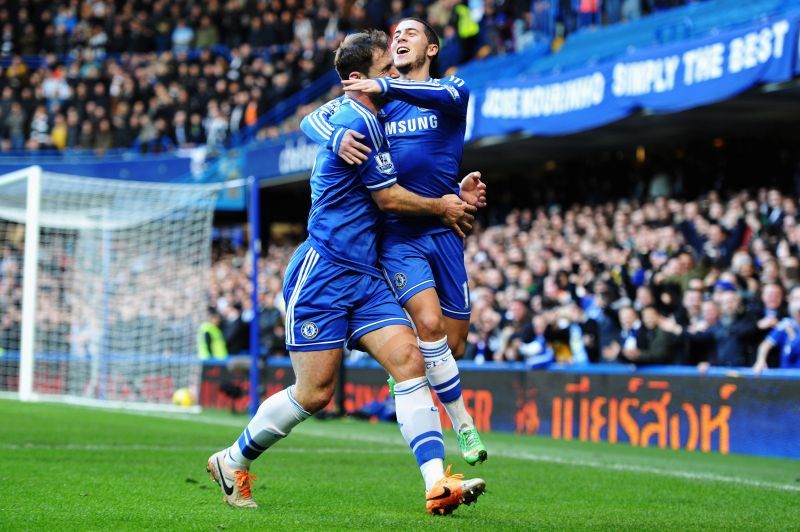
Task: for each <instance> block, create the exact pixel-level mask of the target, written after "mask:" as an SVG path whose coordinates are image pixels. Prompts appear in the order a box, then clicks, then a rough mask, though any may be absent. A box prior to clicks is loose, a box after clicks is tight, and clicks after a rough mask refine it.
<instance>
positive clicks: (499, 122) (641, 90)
mask: <svg viewBox="0 0 800 532" xmlns="http://www.w3.org/2000/svg"><path fill="white" fill-rule="evenodd" d="M799 36H800V12H793V13H789V14H786V15H785V16H783V17H780V18H777V19H773V20H768V21H764V22H761V23H757V24H753V25H751V26H748V27H746V28H741V29H737V30H733V31H728V32H724V33H720V34H717V35H714V36H710V37H705V38H702V39H692V40H688V41H682V42H680V43H678V44H675V45H671V46H662V47H658V48H656V49H653V50H648V51H641V52H635V53H632V54H629V55H628V56H626V57H624V58H621V59H619V60H617V61H613V62H608V63H604V64H601V65H599V66H597V67H592V68H586V69H583V70H577V71H573V72H569V73H567V74H561V75H554V76H547V77H526V78H518V79H513V80H504V81H498V82H495V83H493V84H490V85H489V86H487V87H486V88H485V89H482V90H479V91H476V92H474V93H473V94H472V97H471V100H472V101H471V102H470V104H471V110H470V113H471V114H470V123H469V127H468V132H467V140H474V139H478V138H481V137H487V136H496V135H505V134H509V133H516V132H523V133H527V134H531V135H545V136H546V135H564V134H569V133H574V132H578V131H583V130H587V129H592V128H595V127H598V126H601V125H603V124H607V123H610V122H613V121H616V120H619V119H621V118H624V117H626V116H629V115H631V114H633V113H635V112H637V111H638V110H640V109H646V110H648V111H649V112H654V113H674V112H678V111H683V110H685V109H690V108H692V107H698V106H701V105H707V104H710V103H713V102H717V101H722V100H725V99H728V98H731V97H732V96H735V95H737V94H740V93H742V92H744V91H747V90H749V89H751V88H753V87H755V86H758V85H761V84H765V83H774V82H782V81H787V80H790V79H792V77H793V76H794V75H795V73H796V72H798V70H796V68H798V67H800V61H798V48H800V46H798V37H799Z"/></svg>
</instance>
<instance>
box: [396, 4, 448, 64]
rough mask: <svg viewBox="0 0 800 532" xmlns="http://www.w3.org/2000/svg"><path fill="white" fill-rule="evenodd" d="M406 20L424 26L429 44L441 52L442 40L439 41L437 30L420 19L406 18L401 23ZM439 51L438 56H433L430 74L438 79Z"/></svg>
mask: <svg viewBox="0 0 800 532" xmlns="http://www.w3.org/2000/svg"><path fill="white" fill-rule="evenodd" d="M406 20H413V21H414V22H419V23H420V24H422V27H423V28H425V29H424V33H425V37H426V38H427V39H428V44H435V45H436V46H438V47H439V51H441V48H442V43H441V39H439V34H438V33H436V30H435V29H433V26H431V25H430V24H429V23H428V21H427V20H423V19H421V18H419V17H406V18H404V19H402V20H401V21H400V22H399V23H402V22H405V21H406ZM399 23H398V24H399ZM439 51H437V52H436V55H435V56H433V58H432V59H431V68H430V74H431V76H432V77H434V78H435V77H437V76H436V72H437V70H438V69H439Z"/></svg>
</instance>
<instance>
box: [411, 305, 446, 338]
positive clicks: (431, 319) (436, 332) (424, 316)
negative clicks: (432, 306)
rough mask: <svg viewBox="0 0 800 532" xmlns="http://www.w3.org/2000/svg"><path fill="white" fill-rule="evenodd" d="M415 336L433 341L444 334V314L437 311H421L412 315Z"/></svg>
mask: <svg viewBox="0 0 800 532" xmlns="http://www.w3.org/2000/svg"><path fill="white" fill-rule="evenodd" d="M414 326H415V327H416V328H417V336H419V337H420V339H422V340H423V341H426V342H435V341H436V340H439V339H440V338H442V337H443V336H444V335H445V330H444V316H442V314H441V313H438V312H421V313H420V315H419V316H415V317H414Z"/></svg>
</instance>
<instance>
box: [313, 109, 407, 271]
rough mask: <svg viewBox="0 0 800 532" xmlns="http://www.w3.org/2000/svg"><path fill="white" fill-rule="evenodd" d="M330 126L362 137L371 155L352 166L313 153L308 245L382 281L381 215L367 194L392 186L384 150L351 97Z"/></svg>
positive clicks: (379, 131) (372, 121) (369, 117)
mask: <svg viewBox="0 0 800 532" xmlns="http://www.w3.org/2000/svg"><path fill="white" fill-rule="evenodd" d="M330 123H331V125H332V126H334V127H343V128H347V129H352V130H355V131H358V132H359V133H361V134H362V135H364V139H363V140H362V141H361V142H362V143H364V144H366V145H367V146H369V148H370V149H371V150H372V152H371V153H370V155H369V157H368V159H367V161H366V162H365V163H364V164H362V165H360V166H356V165H349V164H347V163H346V162H344V161H343V160H342V159H341V158H339V157H338V156H337V155H336V154H335V153H333V152H332V151H330V150H328V149H325V148H324V147H323V148H321V149H320V150H319V152H318V153H317V157H316V160H315V162H314V169H313V170H312V173H311V211H310V212H309V215H308V234H309V241H310V243H311V245H312V246H313V247H314V249H316V250H317V251H318V252H319V254H320V255H322V256H323V257H325V258H326V259H327V260H329V261H331V262H333V263H336V264H339V265H341V266H343V267H346V268H349V269H352V270H355V271H359V272H362V273H366V274H369V275H372V276H374V277H378V278H381V279H382V278H383V274H382V273H381V271H380V270H379V269H378V237H379V234H380V233H381V231H382V229H383V224H384V218H385V217H384V214H383V212H381V210H380V209H379V208H378V206H377V205H376V203H375V201H374V200H373V199H372V196H371V194H370V192H372V191H376V190H381V189H384V188H387V187H390V186H392V185H393V184H395V183H396V182H397V173H396V171H395V168H394V164H393V162H392V157H391V155H390V154H389V146H388V143H387V141H386V138H385V136H384V134H383V128H382V127H381V125H380V124H379V122H378V119H377V117H376V116H375V115H374V114H373V113H372V111H370V110H369V109H367V108H366V107H364V106H363V105H362V104H360V103H359V102H357V101H355V100H353V99H351V98H347V97H345V98H344V99H343V100H342V103H341V105H340V106H339V108H338V110H337V111H336V112H335V113H334V114H333V115H332V116H331V118H330Z"/></svg>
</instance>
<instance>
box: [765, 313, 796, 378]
mask: <svg viewBox="0 0 800 532" xmlns="http://www.w3.org/2000/svg"><path fill="white" fill-rule="evenodd" d="M767 341H769V342H771V343H772V345H774V346H776V347H778V349H780V353H781V367H782V368H800V324H798V323H797V322H796V321H794V320H793V319H791V318H784V319H782V320H781V321H780V322H779V323H778V325H776V326H775V327H774V328H773V329H772V330H771V331H770V332H769V334H768V335H767Z"/></svg>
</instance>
